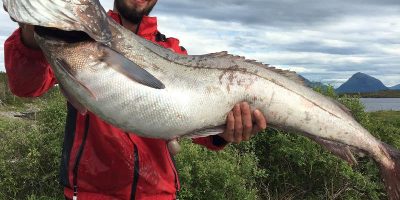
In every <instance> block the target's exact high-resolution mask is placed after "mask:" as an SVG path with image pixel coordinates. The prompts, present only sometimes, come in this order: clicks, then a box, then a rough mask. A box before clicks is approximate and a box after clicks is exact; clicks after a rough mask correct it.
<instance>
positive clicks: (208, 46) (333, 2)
mask: <svg viewBox="0 0 400 200" xmlns="http://www.w3.org/2000/svg"><path fill="white" fill-rule="evenodd" d="M100 2H101V3H102V5H103V6H104V7H105V9H106V10H108V9H111V8H112V5H113V1H111V0H100ZM151 15H153V16H157V17H158V25H159V30H160V32H162V33H163V34H165V35H166V36H167V37H175V38H178V39H179V40H180V44H181V45H182V46H184V47H185V48H186V49H187V50H188V52H189V54H205V53H212V52H218V51H228V52H229V53H231V54H235V55H241V56H245V57H247V58H249V59H254V60H258V61H261V62H263V63H266V64H271V65H274V66H276V67H277V68H282V69H289V70H292V71H296V72H297V73H299V74H301V75H303V76H304V77H306V78H307V79H309V80H312V81H319V82H323V83H325V84H331V85H333V86H335V87H338V86H339V85H341V84H342V83H343V82H345V81H346V80H347V79H348V78H350V77H351V76H352V75H353V74H354V73H356V72H363V73H366V74H368V75H371V76H373V77H375V78H378V79H380V80H381V81H382V82H383V83H384V84H385V85H386V86H393V85H396V84H400V1H399V0H352V1H348V0H297V1H296V0H247V1H243V0H241V1H239V0H218V1H215V0H213V1H210V0H202V1H198V0H185V1H182V0H159V1H158V3H157V5H156V7H155V8H154V10H153V12H152V13H151ZM15 28H16V24H15V23H14V22H12V21H11V20H9V18H8V15H7V13H5V12H4V11H3V10H1V11H0V42H1V43H2V44H3V43H4V41H5V39H7V37H8V36H9V35H10V34H11V33H12V32H13V30H14V29H15ZM3 46H4V45H2V46H1V48H0V53H1V54H2V55H3V51H4V50H3ZM0 71H4V58H3V56H1V57H0Z"/></svg>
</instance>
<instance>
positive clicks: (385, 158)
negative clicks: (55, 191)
mask: <svg viewBox="0 0 400 200" xmlns="http://www.w3.org/2000/svg"><path fill="white" fill-rule="evenodd" d="M4 1H7V0H4ZM21 2H23V1H21ZM29 2H39V0H37V1H33V0H31V1H29ZM46 2H47V3H48V4H54V3H53V2H56V1H46ZM71 2H79V0H75V1H71ZM82 2H86V3H90V5H91V6H94V7H96V8H90V9H93V10H98V11H101V12H103V11H104V10H103V9H100V8H97V6H100V4H99V3H98V2H97V1H96V0H86V1H83V0H82ZM91 2H93V3H91ZM66 5H68V3H65V4H60V5H54V6H51V7H50V8H51V9H54V7H57V6H61V8H59V9H56V10H57V12H61V13H64V15H68V16H70V15H77V11H76V10H79V8H78V9H66V7H65V6H66ZM9 6H10V5H9ZM13 6H18V5H17V4H15V5H12V6H11V7H12V8H13V9H12V12H13V13H10V15H11V16H20V17H18V18H15V17H14V18H15V19H16V20H17V21H18V20H20V22H29V23H31V24H34V25H39V26H44V25H45V26H46V27H54V28H58V29H63V27H65V26H66V27H73V26H72V25H71V26H69V23H70V22H68V21H63V22H65V23H66V24H67V25H65V26H57V25H54V24H51V23H45V22H43V21H41V20H47V21H52V20H53V19H52V18H51V17H50V18H51V19H41V20H38V22H32V21H29V20H28V19H26V18H29V17H24V16H23V15H24V13H22V12H19V8H18V7H13ZM25 6H28V5H25ZM32 9H34V8H32ZM10 10H11V9H10V7H8V11H9V12H10ZM49 12H50V11H49ZM31 15H33V16H34V14H31ZM104 15H105V14H104V13H102V14H98V15H97V16H101V17H99V18H97V19H96V20H97V21H98V22H96V23H98V24H99V25H96V26H98V27H100V24H101V26H107V27H105V30H109V31H110V33H111V34H112V36H111V39H110V40H107V42H104V41H106V40H102V39H98V38H101V37H93V35H95V36H99V35H101V34H100V33H98V31H99V29H93V31H88V30H87V29H76V30H79V31H84V32H86V33H87V34H88V35H90V36H91V37H93V38H94V40H90V39H89V40H87V41H77V42H70V41H69V42H65V41H64V40H63V39H60V37H59V34H54V33H53V32H52V31H49V30H47V29H44V30H43V29H42V30H41V29H37V31H36V32H37V34H36V36H35V37H36V39H37V41H38V43H39V44H40V46H41V48H42V50H43V52H44V53H45V55H46V58H47V60H48V61H49V62H50V64H51V66H52V68H53V70H54V72H55V74H56V76H57V79H58V81H59V83H60V84H61V86H62V87H63V89H64V90H65V93H66V96H68V99H69V100H70V101H71V102H72V103H73V104H74V105H75V106H76V107H77V108H78V109H80V110H85V109H88V110H90V111H91V112H93V113H95V114H97V115H98V116H99V117H101V118H102V119H104V120H105V121H107V122H108V123H111V124H113V125H115V126H117V127H120V128H121V129H123V130H126V131H128V132H134V133H135V134H138V135H141V136H144V137H152V138H162V139H166V140H170V139H174V138H178V137H185V136H188V137H202V136H206V135H212V134H218V133H221V132H222V131H223V130H224V128H223V127H224V124H225V119H226V116H227V113H228V112H229V111H230V110H231V109H232V107H233V106H234V105H235V104H236V103H237V102H241V101H247V102H249V103H250V105H251V107H252V108H257V109H259V110H261V111H262V113H263V114H264V115H265V116H266V118H267V119H268V122H269V124H270V125H272V126H275V127H279V128H282V129H285V130H288V129H290V130H295V131H297V132H301V133H303V134H304V135H306V136H308V137H310V138H311V139H313V140H315V141H316V142H318V143H319V144H321V145H323V146H324V147H326V148H327V149H329V150H331V152H333V153H334V154H336V155H338V156H340V157H341V158H343V159H345V160H347V161H349V162H352V163H354V162H356V161H355V159H354V157H353V155H352V153H351V151H350V147H351V148H355V149H357V150H360V151H363V152H367V153H368V154H369V155H370V156H371V157H372V158H373V159H374V160H375V161H376V162H377V164H378V165H379V167H380V171H381V175H382V178H383V180H384V183H385V185H386V190H387V192H388V196H389V198H390V199H393V200H399V199H400V152H399V151H398V150H397V149H395V148H393V147H390V146H388V145H386V144H384V143H382V142H381V141H379V140H377V139H376V138H374V137H373V136H372V135H371V134H370V133H369V132H368V131H367V130H366V129H365V128H363V127H362V126H361V125H360V124H359V123H358V122H357V121H356V120H354V118H353V117H352V116H351V114H350V113H349V111H348V110H347V109H346V108H345V107H344V106H343V105H341V104H339V103H337V102H336V101H334V100H332V99H330V98H327V97H325V96H323V95H320V94H319V93H316V92H314V91H313V90H311V89H310V88H307V87H305V86H304V85H303V84H302V79H301V78H299V77H298V76H297V75H296V74H295V73H294V72H290V71H285V70H279V69H275V68H274V67H271V66H269V65H264V64H261V63H258V62H256V61H250V60H246V59H245V58H243V57H239V56H233V55H229V54H227V53H226V52H219V53H213V54H206V55H198V56H193V55H190V56H185V55H178V54H175V53H173V52H172V51H170V50H168V49H165V48H163V47H161V46H159V45H156V44H154V43H152V42H149V41H147V40H145V39H142V38H140V37H138V36H137V35H135V34H134V33H132V32H131V31H129V30H126V29H124V28H123V27H121V26H120V25H119V24H117V23H115V22H114V21H113V20H112V19H110V18H107V17H104ZM54 16H58V14H57V15H56V14H54ZM81 23H85V22H84V21H81ZM78 27H79V26H78ZM72 29H73V28H72ZM64 30H71V29H64ZM90 30H91V29H90ZM61 35H62V34H61Z"/></svg>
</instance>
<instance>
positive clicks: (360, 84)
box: [336, 72, 389, 93]
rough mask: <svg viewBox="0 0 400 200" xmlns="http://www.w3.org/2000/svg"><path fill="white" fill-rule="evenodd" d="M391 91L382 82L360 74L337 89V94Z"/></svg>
mask: <svg viewBox="0 0 400 200" xmlns="http://www.w3.org/2000/svg"><path fill="white" fill-rule="evenodd" d="M381 90H389V88H388V87H386V86H385V85H384V84H383V83H382V82H381V81H380V80H378V79H376V78H374V77H372V76H369V75H367V74H364V73H361V72H358V73H356V74H354V75H353V76H352V77H351V78H350V79H349V80H347V81H346V82H345V83H343V84H342V85H341V86H340V87H339V88H337V89H336V92H337V93H358V92H359V93H366V92H377V91H381Z"/></svg>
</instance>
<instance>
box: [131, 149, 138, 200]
mask: <svg viewBox="0 0 400 200" xmlns="http://www.w3.org/2000/svg"><path fill="white" fill-rule="evenodd" d="M132 143H133V141H132ZM133 155H134V158H133V161H134V166H133V182H132V189H131V200H134V199H135V198H136V189H137V184H138V180H139V172H140V169H139V153H138V149H137V146H136V144H134V143H133Z"/></svg>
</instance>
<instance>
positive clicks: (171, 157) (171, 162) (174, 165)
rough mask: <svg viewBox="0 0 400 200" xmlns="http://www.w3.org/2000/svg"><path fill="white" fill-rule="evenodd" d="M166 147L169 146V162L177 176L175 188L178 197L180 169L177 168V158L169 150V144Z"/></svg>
mask: <svg viewBox="0 0 400 200" xmlns="http://www.w3.org/2000/svg"><path fill="white" fill-rule="evenodd" d="M166 148H167V152H168V154H169V163H170V165H171V168H172V171H173V172H174V177H175V189H176V193H175V196H176V197H175V198H176V199H178V194H179V179H178V170H176V164H175V159H174V157H173V156H172V154H171V153H170V152H169V150H168V144H167V145H166Z"/></svg>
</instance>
